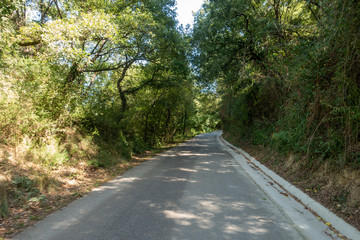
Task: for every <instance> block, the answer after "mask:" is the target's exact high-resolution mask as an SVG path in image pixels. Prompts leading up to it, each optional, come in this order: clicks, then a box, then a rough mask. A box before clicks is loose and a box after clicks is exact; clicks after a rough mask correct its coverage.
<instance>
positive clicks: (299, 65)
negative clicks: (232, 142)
mask: <svg viewBox="0 0 360 240" xmlns="http://www.w3.org/2000/svg"><path fill="white" fill-rule="evenodd" d="M359 11H360V3H359V2H358V1H348V0H332V1H321V0H320V1H319V0H313V1H304V0H291V1H282V0H271V1H262V0H244V1H238V0H213V1H208V2H207V3H206V4H205V5H204V7H203V9H202V10H201V11H200V12H199V13H198V14H197V17H196V24H195V27H194V36H193V37H194V39H193V46H194V49H195V50H194V51H195V53H196V56H195V65H196V66H197V69H196V73H197V77H198V78H199V79H201V81H205V82H206V83H208V84H213V85H214V84H215V85H216V87H217V90H218V93H219V94H221V99H222V102H221V110H220V114H221V119H222V121H223V127H224V131H225V133H228V134H233V135H240V136H241V137H242V138H247V139H250V140H251V141H252V142H253V143H254V144H263V145H271V146H272V147H273V148H275V149H276V150H277V151H279V152H281V153H285V154H288V153H290V152H292V153H295V154H299V155H302V156H306V157H305V159H303V160H304V161H308V162H309V163H310V164H311V163H312V162H313V161H330V162H331V163H333V164H335V165H337V166H339V167H341V166H345V165H350V166H352V167H355V168H359V167H360V142H359V137H360V135H359V134H360V132H359V130H360V91H359V89H360V55H359V54H360V42H359V41H358V39H359V37H360V19H359V17H360V16H359Z"/></svg>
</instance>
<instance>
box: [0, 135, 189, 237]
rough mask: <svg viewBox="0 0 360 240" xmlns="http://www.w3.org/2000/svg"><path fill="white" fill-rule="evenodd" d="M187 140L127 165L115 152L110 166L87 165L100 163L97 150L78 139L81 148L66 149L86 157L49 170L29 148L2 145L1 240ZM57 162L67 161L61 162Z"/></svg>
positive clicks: (135, 157) (147, 153)
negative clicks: (93, 160)
mask: <svg viewBox="0 0 360 240" xmlns="http://www.w3.org/2000/svg"><path fill="white" fill-rule="evenodd" d="M73 134H74V133H73ZM69 138H71V137H69ZM72 138H73V139H75V137H72ZM189 138H190V137H187V138H181V139H177V140H175V141H174V142H171V143H169V144H166V145H163V146H161V147H156V148H153V149H150V150H148V151H145V152H144V153H141V154H136V155H133V156H132V158H130V159H124V158H122V157H121V156H120V155H119V153H118V152H116V151H113V152H112V155H111V156H108V157H111V164H109V165H106V166H94V165H91V164H89V159H91V158H92V157H96V152H99V149H97V146H95V145H93V144H92V143H91V142H90V141H89V139H87V138H84V137H79V136H78V137H77V139H78V140H80V142H78V143H77V144H76V143H75V142H74V141H67V142H66V144H67V145H72V147H71V148H75V147H74V145H76V146H77V151H81V152H82V153H81V154H78V153H77V152H74V151H72V153H71V151H70V153H71V154H69V155H68V157H70V159H71V158H73V159H72V161H73V163H72V162H71V161H62V160H61V162H60V163H59V162H58V163H57V164H47V162H44V161H38V159H39V158H31V157H29V154H28V153H27V152H28V151H29V149H30V150H31V148H26V147H24V146H25V145H21V144H19V146H18V147H17V149H16V150H15V148H14V147H13V146H7V145H1V146H0V151H1V152H0V157H1V160H0V174H1V175H0V195H1V198H0V200H1V199H2V200H1V201H0V211H1V213H2V216H1V222H0V239H1V237H2V238H7V237H12V236H14V235H15V234H16V233H18V232H19V231H21V230H22V229H24V228H26V227H28V226H30V225H32V224H34V223H35V222H37V221H39V220H40V219H43V218H44V217H45V216H46V215H48V214H50V213H52V212H54V211H56V210H57V209H59V208H61V207H64V206H66V205H67V204H69V203H70V202H72V201H74V200H75V199H77V198H80V197H82V196H84V195H85V194H86V193H88V192H89V191H91V190H92V189H93V188H95V187H97V186H100V185H101V184H103V183H105V182H107V181H109V180H111V179H112V178H114V177H116V176H118V175H121V174H123V173H124V172H126V171H128V170H129V169H131V168H133V167H135V166H137V165H139V164H141V163H142V162H144V161H147V160H149V159H150V158H152V157H154V156H155V155H156V154H159V153H161V152H163V151H166V150H168V149H169V148H171V147H174V146H176V145H177V144H179V143H181V142H183V141H185V140H187V139H189ZM84 139H85V140H84ZM63 145H64V143H63ZM63 145H61V144H59V142H56V141H55V142H53V148H52V147H46V148H45V147H44V148H41V149H40V150H39V151H40V152H41V154H38V152H37V151H33V152H32V153H31V154H32V156H34V155H36V154H38V156H39V155H41V156H46V151H48V150H49V149H50V150H53V149H54V146H55V148H56V149H57V150H61V151H63V149H65V147H63ZM56 149H55V150H56ZM15 151H16V157H15ZM116 154H117V155H116ZM105 155H106V154H105ZM108 155H109V154H108ZM75 156H76V158H75ZM84 156H87V157H84ZM101 157H102V158H103V160H104V161H108V160H106V159H104V158H105V157H106V156H101ZM59 158H60V159H63V158H62V157H61V156H60V157H59ZM34 159H35V160H34ZM31 160H34V161H31ZM75 163H76V164H75Z"/></svg>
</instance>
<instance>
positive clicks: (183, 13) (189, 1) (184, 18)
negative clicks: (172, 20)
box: [176, 0, 204, 26]
mask: <svg viewBox="0 0 360 240" xmlns="http://www.w3.org/2000/svg"><path fill="white" fill-rule="evenodd" d="M203 3H204V0H177V10H176V12H177V14H178V15H177V19H178V21H179V23H180V24H183V25H184V26H186V25H187V24H190V25H193V23H194V16H193V12H197V11H198V10H199V9H200V8H201V5H202V4H203Z"/></svg>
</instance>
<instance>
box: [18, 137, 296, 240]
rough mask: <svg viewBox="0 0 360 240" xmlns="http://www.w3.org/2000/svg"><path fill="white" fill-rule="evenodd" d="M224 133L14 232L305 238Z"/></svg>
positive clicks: (31, 235)
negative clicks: (224, 141)
mask: <svg viewBox="0 0 360 240" xmlns="http://www.w3.org/2000/svg"><path fill="white" fill-rule="evenodd" d="M218 134H219V133H218V132H215V133H211V134H203V135H199V136H197V137H196V138H194V139H192V140H190V141H187V142H185V143H183V144H181V145H179V146H177V147H175V148H173V149H171V150H169V151H166V152H164V153H162V154H160V155H159V156H157V157H155V158H153V159H152V160H149V161H148V162H145V163H144V164H141V165H140V166H137V167H135V168H133V169H131V170H130V171H128V172H127V173H125V174H124V175H122V176H121V177H118V178H116V179H114V180H113V181H111V182H109V183H107V184H105V185H103V186H102V187H100V188H97V189H95V190H94V191H93V192H91V193H90V194H88V195H87V196H85V197H83V198H81V199H79V200H76V201H74V202H73V203H72V204H70V205H69V206H67V207H65V208H63V209H62V210H60V211H57V212H56V213H54V214H51V215H50V216H48V217H47V218H46V219H44V220H43V221H41V222H39V223H38V224H36V225H35V226H33V227H31V228H29V229H27V230H25V231H24V232H22V233H20V234H18V235H16V236H15V237H14V239H26V240H30V239H34V240H35V239H36V240H41V239H46V240H60V239H61V240H63V239H86V240H90V239H117V240H119V239H126V240H135V239H154V240H162V239H174V240H175V239H179V240H180V239H181V240H183V239H194V240H200V239H206V240H211V239H216V240H219V239H246V240H251V239H267V240H269V239H276V240H279V239H287V240H288V239H303V238H302V236H301V235H300V234H299V233H298V232H297V231H296V230H295V229H294V227H293V225H292V223H291V222H290V221H288V219H287V218H286V217H285V216H284V215H283V214H282V211H280V210H279V209H278V207H277V206H276V205H274V204H273V202H272V201H271V200H270V199H268V197H267V196H266V195H265V194H264V193H263V192H262V191H261V190H260V189H259V188H258V186H257V185H256V184H254V183H253V182H252V181H251V180H250V179H249V177H248V175H247V174H246V173H245V172H244V170H243V169H242V168H241V167H240V166H239V164H237V163H236V161H235V160H234V159H233V158H232V157H231V155H230V154H229V153H228V152H227V151H225V149H224V148H225V147H224V146H222V145H220V144H219V142H218V141H217V135H218Z"/></svg>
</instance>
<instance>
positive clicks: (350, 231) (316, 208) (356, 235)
mask: <svg viewBox="0 0 360 240" xmlns="http://www.w3.org/2000/svg"><path fill="white" fill-rule="evenodd" d="M219 140H220V141H223V142H224V143H225V144H226V145H228V146H227V147H228V148H229V149H228V150H230V151H232V152H234V153H235V151H233V150H232V149H231V148H234V149H236V150H238V151H239V152H240V154H242V155H243V156H244V157H245V158H246V159H247V160H249V161H250V162H251V163H252V164H254V165H255V166H256V167H258V168H259V169H261V171H262V172H263V173H265V174H266V175H267V176H268V177H270V178H271V179H273V180H274V181H275V182H276V183H277V184H278V185H279V186H281V187H282V188H283V189H285V190H286V191H287V192H288V193H290V194H291V195H293V197H295V198H297V200H298V201H300V202H301V203H302V204H303V205H304V206H306V207H308V208H309V209H311V210H312V211H313V212H315V213H316V214H317V215H319V216H320V217H321V218H322V219H323V220H324V221H326V222H330V223H331V225H332V227H333V228H335V229H336V230H337V231H338V232H340V233H341V234H342V235H343V236H345V237H346V238H348V239H353V240H357V239H360V232H359V231H358V230H357V229H356V228H354V227H353V226H351V225H350V224H348V223H346V222H345V221H344V220H343V219H341V218H339V217H338V216H336V215H335V214H334V213H332V212H331V211H330V210H328V209H327V208H325V207H324V206H322V205H321V204H320V203H318V202H316V201H315V200H314V199H312V198H311V197H309V196H308V195H307V194H305V193H304V192H302V191H301V190H300V189H298V188H297V187H295V186H294V185H292V184H291V183H289V182H288V181H286V180H284V179H283V178H282V177H280V176H279V175H277V174H276V173H274V172H273V171H271V170H269V169H268V168H267V167H266V166H264V165H263V164H261V163H260V162H258V161H257V160H256V159H255V158H253V157H252V156H250V155H249V154H248V153H247V152H245V151H244V150H242V149H240V148H237V147H235V146H234V145H232V144H231V143H229V142H227V141H226V140H224V139H223V138H222V136H221V135H219ZM229 146H230V147H231V148H230V147H229ZM235 154H238V153H235ZM232 155H233V154H232ZM250 176H251V175H250ZM253 180H254V181H255V182H257V181H258V180H257V179H256V178H253ZM257 185H259V186H260V185H261V184H257ZM263 190H264V191H266V189H263ZM269 196H270V195H269ZM273 201H276V199H273Z"/></svg>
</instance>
